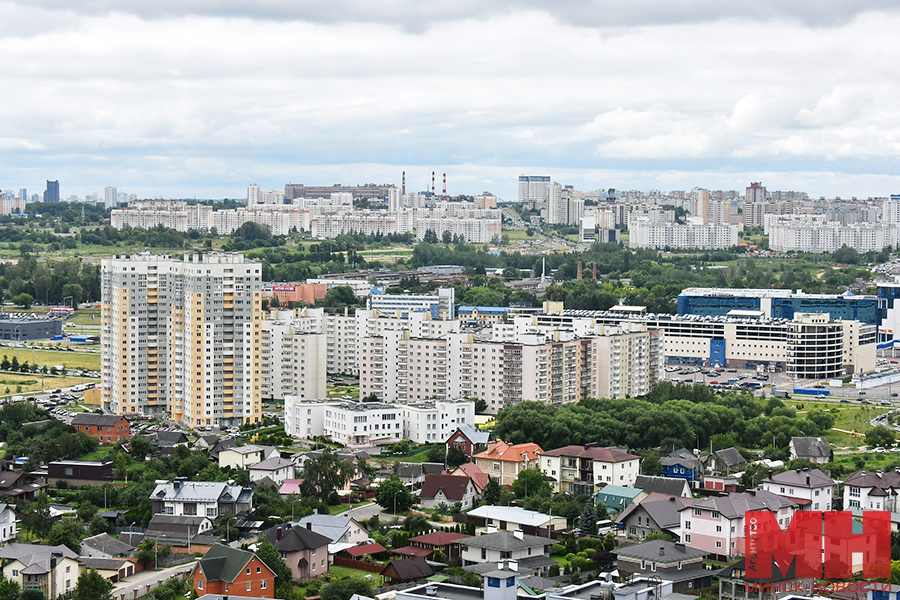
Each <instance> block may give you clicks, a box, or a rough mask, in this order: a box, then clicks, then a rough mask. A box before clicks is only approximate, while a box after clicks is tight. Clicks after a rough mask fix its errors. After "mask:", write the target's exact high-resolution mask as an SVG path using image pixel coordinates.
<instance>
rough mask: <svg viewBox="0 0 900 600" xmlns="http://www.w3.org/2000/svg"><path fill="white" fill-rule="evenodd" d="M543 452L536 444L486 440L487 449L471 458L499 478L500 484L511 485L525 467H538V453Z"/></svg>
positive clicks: (481, 467)
mask: <svg viewBox="0 0 900 600" xmlns="http://www.w3.org/2000/svg"><path fill="white" fill-rule="evenodd" d="M539 452H543V450H541V447H540V446H538V445H537V444H532V443H528V444H512V445H510V444H507V443H506V442H502V441H496V442H488V445H487V449H486V450H485V451H484V452H479V453H478V454H476V455H475V456H473V457H472V459H473V460H474V461H475V464H476V465H477V466H478V468H479V469H481V470H482V471H484V472H485V473H487V474H488V475H490V476H491V477H493V478H494V479H497V480H499V482H500V485H512V483H513V481H515V480H516V478H517V477H518V476H519V473H520V472H522V471H524V470H525V469H535V468H538V466H539V464H538V453H539Z"/></svg>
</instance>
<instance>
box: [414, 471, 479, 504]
mask: <svg viewBox="0 0 900 600" xmlns="http://www.w3.org/2000/svg"><path fill="white" fill-rule="evenodd" d="M470 481H471V480H470V479H469V478H468V477H457V476H454V475H445V474H440V475H426V476H425V483H423V484H422V491H421V492H419V498H434V497H435V496H436V495H437V493H438V492H439V491H442V492H444V496H445V497H446V498H447V499H448V500H453V501H454V502H460V501H462V499H463V498H464V497H465V495H466V489H467V488H468V487H469V482H470Z"/></svg>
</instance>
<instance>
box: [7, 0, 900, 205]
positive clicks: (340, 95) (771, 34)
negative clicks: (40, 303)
mask: <svg viewBox="0 0 900 600" xmlns="http://www.w3.org/2000/svg"><path fill="white" fill-rule="evenodd" d="M897 5H898V3H896V2H893V1H889V0H846V1H838V0H794V1H791V2H784V1H783V0H730V1H728V2H722V1H721V0H682V1H679V2H672V1H670V0H656V1H651V0H628V1H627V2H626V1H624V0H623V1H618V2H613V1H607V0H566V1H565V2H553V3H551V2H546V1H543V0H519V1H517V2H512V1H510V0H493V1H492V2H484V1H483V0H433V1H431V0H348V1H339V0H331V1H328V2H323V1H321V0H317V1H311V0H255V1H251V0H131V1H130V2H117V1H113V0H7V1H3V0H0V15H2V17H3V18H2V19H0V73H2V76H0V77H2V82H3V94H2V95H0V122H2V124H3V128H2V131H0V189H16V190H18V189H19V188H20V187H27V188H28V190H29V193H34V192H41V191H42V190H43V188H44V181H45V180H46V179H59V180H60V186H61V193H62V195H63V196H64V197H67V196H68V195H70V194H78V195H80V196H83V195H84V194H86V193H89V192H94V191H96V192H99V193H100V194H101V196H102V192H103V187H104V186H106V185H115V186H117V187H118V188H119V189H120V190H122V191H127V192H133V193H136V194H138V195H139V196H142V197H143V196H146V197H152V196H162V197H191V196H195V197H206V198H221V197H232V198H233V197H243V196H245V194H246V186H247V184H248V183H253V182H256V183H259V184H260V185H261V186H263V188H265V189H270V188H271V189H279V188H281V189H283V186H284V184H285V183H286V182H295V183H305V184H307V185H322V184H332V183H346V184H358V183H365V182H377V183H396V184H398V185H399V183H400V173H401V171H403V170H406V173H407V187H408V188H410V189H413V190H422V189H425V187H426V185H428V184H430V179H431V172H432V171H437V173H438V180H439V181H438V187H440V174H441V173H443V172H446V173H447V176H448V180H449V182H448V192H449V193H451V194H456V193H467V194H473V193H479V192H481V191H483V190H490V191H492V192H494V193H495V194H498V195H500V196H502V197H506V198H514V197H515V194H516V185H515V182H516V176H517V175H519V174H540V175H551V176H552V177H553V179H554V180H556V181H559V182H560V183H567V184H573V185H575V186H576V188H577V189H583V190H587V189H597V188H606V187H616V188H620V189H663V190H673V189H689V188H691V187H694V186H703V187H708V188H714V189H742V188H744V187H746V185H748V183H749V182H750V181H751V180H761V181H762V182H763V184H764V185H766V186H767V187H768V188H769V189H785V190H788V189H793V190H805V191H808V192H809V193H810V194H811V195H815V196H820V195H824V196H829V197H831V196H835V195H839V196H843V197H849V196H859V197H866V196H883V195H887V194H890V193H892V192H893V193H900V169H898V168H897V165H898V158H900V102H898V98H900V77H898V72H900V66H898V65H900V43H898V42H897V39H896V32H897V31H898V30H900V7H898V6H897Z"/></svg>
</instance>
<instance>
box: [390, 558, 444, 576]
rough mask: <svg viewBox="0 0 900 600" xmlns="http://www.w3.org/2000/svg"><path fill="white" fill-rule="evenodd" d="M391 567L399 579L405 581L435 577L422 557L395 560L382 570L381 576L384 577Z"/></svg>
mask: <svg viewBox="0 0 900 600" xmlns="http://www.w3.org/2000/svg"><path fill="white" fill-rule="evenodd" d="M391 567H393V569H394V571H395V572H396V573H397V577H398V578H400V579H401V580H403V581H408V580H410V579H421V578H423V577H431V576H432V575H434V571H433V570H432V569H431V567H430V566H428V563H427V562H425V559H424V558H422V557H420V556H417V557H413V558H399V559H397V558H395V559H394V560H392V561H391V562H389V563H388V564H387V565H385V567H384V569H382V570H381V574H382V575H384V572H385V571H387V570H388V569H390V568H391Z"/></svg>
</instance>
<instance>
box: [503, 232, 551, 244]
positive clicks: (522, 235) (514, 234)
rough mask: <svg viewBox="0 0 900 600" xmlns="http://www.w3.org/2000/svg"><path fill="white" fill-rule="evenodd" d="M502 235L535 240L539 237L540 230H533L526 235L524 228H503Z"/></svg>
mask: <svg viewBox="0 0 900 600" xmlns="http://www.w3.org/2000/svg"><path fill="white" fill-rule="evenodd" d="M503 234H504V235H508V236H509V239H510V240H511V241H512V240H535V239H538V238H540V237H543V236H542V235H541V232H540V231H539V230H538V229H534V230H533V235H528V231H527V230H525V229H504V230H503Z"/></svg>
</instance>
